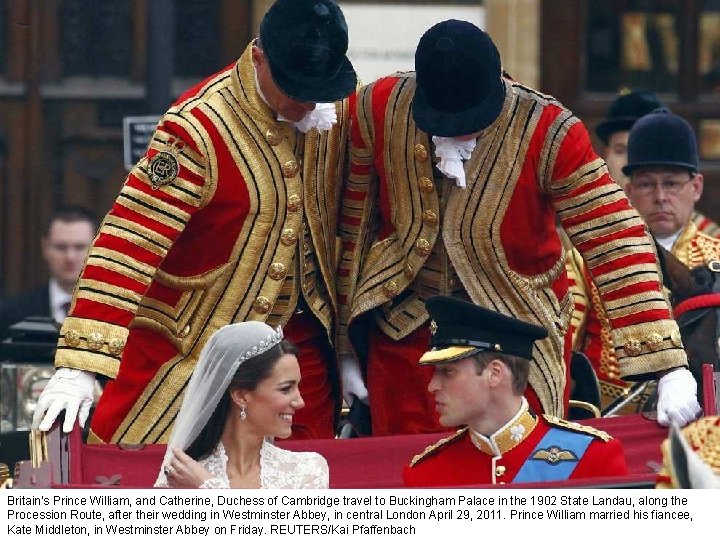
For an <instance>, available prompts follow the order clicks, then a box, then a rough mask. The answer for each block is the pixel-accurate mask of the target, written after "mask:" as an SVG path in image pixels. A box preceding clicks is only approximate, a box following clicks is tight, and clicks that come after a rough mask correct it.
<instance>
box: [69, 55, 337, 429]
mask: <svg viewBox="0 0 720 540" xmlns="http://www.w3.org/2000/svg"><path fill="white" fill-rule="evenodd" d="M336 109H337V116H338V122H337V123H336V124H335V125H334V126H333V128H332V129H331V130H330V131H324V132H318V131H317V130H310V131H309V132H308V133H307V134H306V135H304V136H303V135H302V134H301V133H300V132H298V131H297V130H296V129H295V128H294V127H293V126H292V125H291V124H288V123H283V122H278V121H276V120H275V118H274V115H273V112H272V110H271V109H270V108H269V107H268V105H267V104H266V103H265V101H264V100H263V99H262V98H261V97H260V95H259V93H258V91H257V87H256V80H255V71H254V67H253V63H252V59H251V46H249V47H248V48H247V49H246V50H245V52H244V54H243V55H242V57H241V58H240V60H239V61H238V62H237V63H236V64H234V65H232V66H229V67H228V68H226V69H225V70H223V71H221V72H219V73H217V74H216V75H214V76H212V77H210V78H209V79H207V80H206V81H204V82H202V83H200V84H199V85H197V86H196V87H194V88H192V89H190V90H189V91H188V92H187V93H185V94H184V95H183V96H181V98H180V99H179V100H178V102H177V103H176V104H175V105H174V106H173V107H172V108H171V109H170V110H169V111H168V112H167V114H166V115H165V116H164V117H163V119H162V120H161V121H160V123H159V125H158V128H157V131H156V132H155V134H154V135H153V138H152V142H151V143H150V147H149V149H148V151H147V154H146V156H145V157H144V158H143V159H141V160H140V161H139V162H138V164H137V165H136V166H135V168H134V169H133V170H132V171H131V173H130V175H129V176H128V178H127V180H126V182H125V184H124V186H123V188H122V191H121V193H120V195H119V197H118V199H117V200H116V202H115V204H114V205H113V207H112V209H111V210H110V212H109V214H108V215H107V217H106V218H105V220H104V222H103V224H102V226H101V228H100V231H99V234H98V236H97V238H96V239H95V242H94V244H93V246H92V248H91V250H90V253H89V255H88V259H87V262H86V266H85V269H84V270H83V273H82V275H81V277H80V281H79V284H78V286H77V289H76V291H75V297H74V300H73V305H72V309H71V312H70V316H69V317H68V318H67V319H66V321H65V324H64V325H63V327H62V330H61V333H60V341H59V344H58V352H57V356H56V362H55V364H56V366H57V367H69V368H75V369H81V370H87V371H92V372H95V373H100V374H102V375H106V376H108V377H110V378H111V379H113V380H112V381H110V382H109V383H108V384H107V386H106V388H105V390H104V393H103V396H102V398H101V399H100V401H99V403H98V405H97V409H96V410H95V413H94V415H93V420H92V426H91V428H92V432H91V437H90V440H91V441H95V442H121V441H123V442H131V443H140V442H151V443H154V442H165V441H166V440H167V439H168V437H169V434H170V432H171V429H172V424H173V421H174V418H175V415H176V414H177V411H178V408H179V406H180V403H181V401H182V394H183V391H184V389H185V385H186V384H187V382H188V379H189V377H190V375H191V373H192V371H193V368H194V367H195V364H196V362H197V359H198V356H199V354H200V351H201V350H202V348H203V346H204V345H205V343H206V341H207V340H208V338H209V337H210V335H212V333H213V332H215V331H216V330H217V329H218V328H220V327H222V326H224V325H226V324H229V323H233V322H238V321H243V320H261V321H266V322H267V323H268V324H271V325H287V326H286V327H285V335H286V338H287V339H290V340H293V341H295V342H296V344H298V345H299V346H300V349H301V354H300V355H299V358H300V365H301V372H302V374H303V380H302V382H301V386H300V390H301V392H302V393H303V397H304V399H305V402H306V407H305V408H304V409H302V410H300V411H299V412H298V413H297V414H296V415H295V422H296V424H297V425H299V426H300V427H301V428H302V429H303V430H304V433H303V435H304V436H326V437H330V436H332V435H333V415H334V412H335V410H336V409H335V405H336V403H335V401H334V399H333V397H334V396H333V395H332V388H333V382H334V368H335V366H334V365H333V362H334V360H332V357H331V355H330V351H329V336H330V335H331V334H332V333H334V314H335V300H334V298H335V294H334V291H335V270H336V269H335V264H336V236H335V231H336V219H337V218H336V216H337V204H338V201H339V196H340V179H341V172H342V168H343V159H342V158H343V155H344V152H345V141H346V139H347V129H348V123H347V118H348V101H347V100H345V101H344V102H340V103H338V104H337V106H336ZM301 311H302V313H299V312H301ZM303 353H305V354H303ZM295 427H296V426H294V428H295Z"/></svg>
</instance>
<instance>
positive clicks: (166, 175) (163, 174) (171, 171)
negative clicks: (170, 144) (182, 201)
mask: <svg viewBox="0 0 720 540" xmlns="http://www.w3.org/2000/svg"><path fill="white" fill-rule="evenodd" d="M178 172H180V165H178V160H177V158H176V157H175V156H174V155H173V154H171V153H170V152H166V151H161V152H158V153H157V154H155V155H154V156H153V157H152V159H151V160H150V165H149V166H148V173H149V175H148V176H149V177H150V183H151V184H152V188H153V189H158V188H159V187H162V186H166V185H168V184H170V183H171V182H172V181H173V180H175V179H176V178H177V176H178Z"/></svg>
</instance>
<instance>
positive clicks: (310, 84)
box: [260, 0, 357, 103]
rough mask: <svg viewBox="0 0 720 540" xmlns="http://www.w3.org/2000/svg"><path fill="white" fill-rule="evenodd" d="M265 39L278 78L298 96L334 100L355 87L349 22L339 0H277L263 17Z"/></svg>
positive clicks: (287, 91)
mask: <svg viewBox="0 0 720 540" xmlns="http://www.w3.org/2000/svg"><path fill="white" fill-rule="evenodd" d="M260 44H261V46H262V49H263V52H264V53H265V56H266V58H267V60H268V62H269V64H270V72H271V74H272V78H273V80H274V81H275V84H277V85H278V87H279V88H280V90H281V91H282V92H283V93H284V94H286V95H287V96H289V97H291V98H293V99H295V100H298V101H306V102H312V103H331V102H333V101H338V100H341V99H343V98H345V97H347V96H349V95H350V94H351V93H352V92H354V91H355V87H356V85H357V75H356V74H355V70H354V69H353V67H352V64H351V63H350V60H348V58H347V56H346V55H345V54H346V52H347V48H348V29H347V24H346V22H345V17H344V16H343V14H342V11H341V10H340V8H339V7H338V5H337V4H336V3H335V2H334V1H333V0H277V1H276V2H275V3H274V4H273V5H272V6H271V7H270V9H269V10H268V11H267V13H266V14H265V17H264V18H263V20H262V22H261V23H260Z"/></svg>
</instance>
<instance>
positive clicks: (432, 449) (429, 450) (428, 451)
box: [410, 427, 469, 467]
mask: <svg viewBox="0 0 720 540" xmlns="http://www.w3.org/2000/svg"><path fill="white" fill-rule="evenodd" d="M468 430H469V428H467V427H465V428H462V429H459V430H457V432H456V433H455V434H454V435H451V436H450V437H445V438H444V439H440V440H439V441H438V442H436V443H433V444H431V445H430V446H428V447H426V448H425V450H423V451H422V452H420V453H419V454H417V455H416V456H415V457H414V458H412V460H411V461H410V466H411V467H414V466H415V465H417V464H418V463H420V462H421V461H422V460H424V459H426V458H428V457H430V456H432V455H433V454H437V453H438V452H439V451H440V450H441V449H442V448H443V447H444V446H447V445H448V444H451V443H453V442H455V441H457V440H458V439H460V438H462V437H463V435H465V433H466V432H468Z"/></svg>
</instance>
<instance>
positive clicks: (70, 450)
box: [16, 415, 667, 488]
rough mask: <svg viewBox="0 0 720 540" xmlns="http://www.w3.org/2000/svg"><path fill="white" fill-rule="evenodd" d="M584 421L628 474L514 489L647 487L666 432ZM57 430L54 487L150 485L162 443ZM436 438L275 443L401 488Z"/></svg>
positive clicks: (650, 425)
mask: <svg viewBox="0 0 720 540" xmlns="http://www.w3.org/2000/svg"><path fill="white" fill-rule="evenodd" d="M583 423H586V424H588V425H592V426H594V427H597V428H599V429H603V430H605V431H608V432H609V433H610V434H611V435H613V436H614V437H616V438H618V439H619V440H620V441H621V442H622V443H623V447H624V448H625V453H626V457H627V461H628V467H629V469H630V475H629V476H626V477H622V478H612V477H610V478H603V479H593V480H590V481H588V480H582V481H581V480H575V481H567V482H561V483H557V484H555V483H553V485H550V484H538V485H535V484H524V485H520V486H515V487H540V486H542V487H571V486H572V487H581V486H588V487H589V486H597V485H612V486H623V485H627V486H637V485H643V486H647V487H649V486H650V485H652V483H653V482H654V477H655V471H656V470H657V467H658V464H659V462H660V460H661V454H660V443H661V442H662V441H663V439H665V437H666V436H667V430H666V429H664V428H662V427H660V426H659V425H658V424H657V423H656V422H655V421H654V420H651V419H647V418H645V417H643V416H642V415H630V416H619V417H614V418H596V419H592V420H587V421H584V422H583ZM60 431H61V430H60V427H59V424H57V425H56V426H55V428H54V429H53V431H52V432H50V433H49V434H48V437H47V445H48V451H49V453H50V457H49V459H50V461H51V463H52V474H51V476H52V481H51V485H52V486H53V487H83V488H88V487H110V486H115V487H151V486H152V484H153V482H154V481H155V478H156V477H157V473H158V470H159V467H160V463H161V461H162V457H163V455H164V452H165V445H144V446H141V447H131V446H119V445H88V444H85V443H83V442H82V439H81V434H80V432H79V431H78V430H75V431H73V432H72V433H70V434H69V435H64V434H62V433H61V432H60ZM441 436H442V435H441V434H437V433H435V434H422V435H396V436H390V437H367V438H360V439H328V440H307V441H279V442H278V444H279V445H280V446H282V447H284V448H288V449H291V450H297V451H315V452H319V453H320V454H322V455H323V456H325V458H326V459H327V461H328V463H329V467H330V486H331V487H333V488H398V487H402V476H401V474H402V468H403V466H405V465H406V464H407V463H408V462H409V460H410V459H411V458H412V457H413V456H414V455H415V454H417V453H419V452H421V451H422V450H423V449H424V448H425V447H426V446H427V445H429V444H431V443H433V442H435V441H437V440H438V439H439V438H440V437H441ZM25 463H26V466H27V462H25ZM30 474H32V471H30V470H27V469H26V470H25V472H23V471H22V470H21V471H19V475H18V476H16V485H18V487H19V486H20V485H21V484H23V483H25V484H28V482H27V479H28V478H29V475H30ZM36 481H37V479H36ZM37 487H43V486H39V485H38V486H37ZM45 487H47V484H46V485H45ZM482 487H489V486H482Z"/></svg>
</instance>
